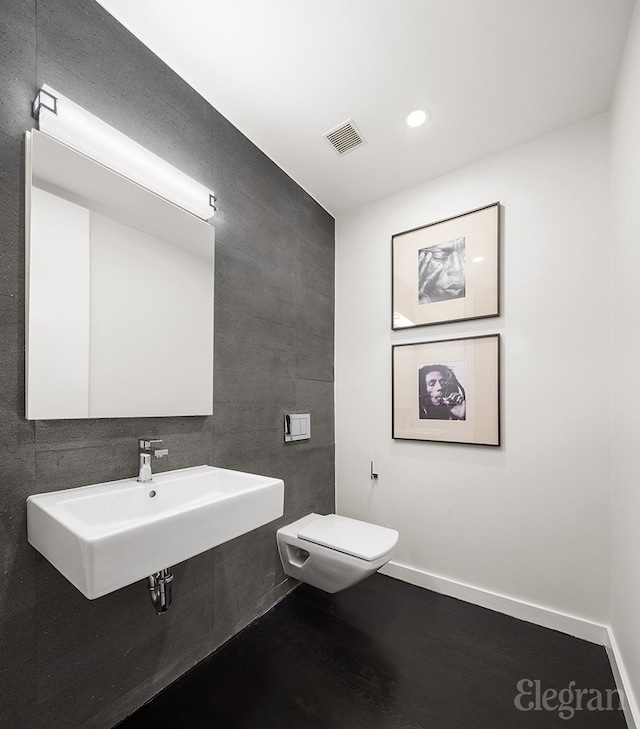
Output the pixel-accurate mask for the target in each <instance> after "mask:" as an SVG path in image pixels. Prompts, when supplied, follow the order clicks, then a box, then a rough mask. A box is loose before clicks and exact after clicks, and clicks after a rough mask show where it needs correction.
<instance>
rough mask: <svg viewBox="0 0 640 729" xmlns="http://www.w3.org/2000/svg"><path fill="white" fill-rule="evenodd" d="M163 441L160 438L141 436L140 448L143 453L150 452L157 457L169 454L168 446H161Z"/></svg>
mask: <svg viewBox="0 0 640 729" xmlns="http://www.w3.org/2000/svg"><path fill="white" fill-rule="evenodd" d="M161 445H162V441H161V440H160V439H158V438H140V439H139V440H138V448H139V449H140V451H141V452H143V453H149V454H150V455H152V456H156V458H162V456H166V455H168V454H169V449H168V448H160V447H159V446H161Z"/></svg>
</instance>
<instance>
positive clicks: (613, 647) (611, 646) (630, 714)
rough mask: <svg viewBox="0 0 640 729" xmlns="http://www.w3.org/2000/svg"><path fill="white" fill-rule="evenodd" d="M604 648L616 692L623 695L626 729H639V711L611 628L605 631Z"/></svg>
mask: <svg viewBox="0 0 640 729" xmlns="http://www.w3.org/2000/svg"><path fill="white" fill-rule="evenodd" d="M604 645H605V648H606V649H607V654H608V656H609V662H610V663H611V671H612V672H613V678H614V679H615V682H616V686H617V687H618V690H619V691H620V692H621V693H622V694H624V696H625V699H626V701H625V702H624V718H625V719H626V720H627V727H628V729H640V709H639V707H638V702H637V701H636V698H635V696H634V695H633V690H632V688H631V682H630V681H629V675H628V674H627V671H626V669H625V667H624V662H623V660H622V656H621V654H620V649H619V648H618V644H617V642H616V639H615V636H614V634H613V631H612V630H611V628H608V630H607V639H606V642H605V644H604Z"/></svg>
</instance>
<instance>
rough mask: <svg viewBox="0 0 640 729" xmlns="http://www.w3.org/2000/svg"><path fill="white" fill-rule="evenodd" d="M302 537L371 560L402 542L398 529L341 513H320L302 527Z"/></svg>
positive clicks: (299, 532)
mask: <svg viewBox="0 0 640 729" xmlns="http://www.w3.org/2000/svg"><path fill="white" fill-rule="evenodd" d="M298 537H299V538H300V539H303V540H304V541H307V542H312V543H314V544H319V545H320V546H322V547H328V548H329V549H335V550H336V551H338V552H343V553H344V554H348V555H351V556H353V557H358V558H359V559H363V560H366V561H367V562H373V561H374V560H376V559H379V558H380V557H383V556H384V555H386V554H388V553H389V552H390V551H391V550H392V549H393V548H394V547H395V546H396V544H397V542H398V532H397V531H396V530H395V529H388V528H387V527H383V526H378V525H377V524H369V523H367V522H364V521H358V520H357V519H351V518H350V517H344V516H338V515H337V514H327V515H325V516H318V518H317V519H314V520H313V521H311V522H310V523H307V524H305V525H303V526H301V528H300V529H299V530H298Z"/></svg>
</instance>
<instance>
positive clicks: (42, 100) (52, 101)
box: [31, 88, 58, 121]
mask: <svg viewBox="0 0 640 729" xmlns="http://www.w3.org/2000/svg"><path fill="white" fill-rule="evenodd" d="M42 109H48V110H49V111H50V112H51V113H52V114H56V115H57V114H58V97H57V96H54V95H53V94H52V93H50V92H49V91H47V90H46V89H44V88H42V89H40V90H39V91H38V93H37V94H36V98H35V99H34V100H33V106H32V108H31V114H32V116H33V118H34V119H36V120H38V121H39V120H40V111H41V110H42Z"/></svg>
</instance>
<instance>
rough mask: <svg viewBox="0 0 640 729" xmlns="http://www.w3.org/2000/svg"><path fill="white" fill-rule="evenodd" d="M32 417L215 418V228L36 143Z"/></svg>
mask: <svg viewBox="0 0 640 729" xmlns="http://www.w3.org/2000/svg"><path fill="white" fill-rule="evenodd" d="M26 161H27V164H26V195H27V197H26V215H27V226H26V233H27V235H26V238H27V240H26V248H27V252H26V261H27V276H26V281H27V284H26V289H27V291H26V302H27V310H26V317H27V336H26V378H27V383H26V384H27V387H26V393H27V394H26V415H27V418H28V419H30V420H48V419H60V418H124V417H145V416H169V415H210V414H211V413H212V412H213V273H214V271H213V263H214V230H213V227H212V226H211V225H210V224H209V223H207V222H205V221H203V220H200V219H199V218H196V217H195V216H194V215H192V214H190V213H188V212H186V211H185V210H183V209H182V208H179V207H177V206H176V205H174V204H172V203H171V202H168V201H167V200H164V199H163V198H161V197H159V196H158V195H155V194H154V193H152V192H149V191H148V190H146V189H145V188H143V187H141V186H139V185H138V184H136V183H134V182H131V181H130V180H128V179H126V178H125V177H123V176H121V175H119V174H117V173H116V172H114V171H112V170H110V169H109V168H107V167H105V166H103V165H101V164H99V163H97V162H95V161H94V160H92V159H90V158H88V157H86V156H84V155H82V154H80V153H78V152H76V151H75V150H73V149H71V148H70V147H68V146H66V145H64V144H62V143H60V142H58V141H56V140H54V139H52V138H51V137H49V136H47V135H46V134H43V133H41V132H38V131H35V130H34V131H32V132H27V139H26Z"/></svg>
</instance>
